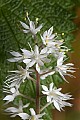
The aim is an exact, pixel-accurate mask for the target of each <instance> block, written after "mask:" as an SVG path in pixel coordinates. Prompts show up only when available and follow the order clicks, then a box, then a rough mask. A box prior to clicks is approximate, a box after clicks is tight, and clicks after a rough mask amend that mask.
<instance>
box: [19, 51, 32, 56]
mask: <svg viewBox="0 0 80 120" xmlns="http://www.w3.org/2000/svg"><path fill="white" fill-rule="evenodd" d="M21 51H22V52H23V54H24V55H26V56H27V57H30V56H31V55H32V53H31V52H30V51H29V50H26V49H21Z"/></svg>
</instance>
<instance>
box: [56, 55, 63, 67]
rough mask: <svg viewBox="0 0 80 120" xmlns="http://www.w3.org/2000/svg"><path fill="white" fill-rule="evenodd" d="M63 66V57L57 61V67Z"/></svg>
mask: <svg viewBox="0 0 80 120" xmlns="http://www.w3.org/2000/svg"><path fill="white" fill-rule="evenodd" d="M62 64H63V57H60V58H58V60H57V66H60V65H62Z"/></svg>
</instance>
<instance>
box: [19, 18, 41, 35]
mask: <svg viewBox="0 0 80 120" xmlns="http://www.w3.org/2000/svg"><path fill="white" fill-rule="evenodd" d="M27 18H28V20H29V25H27V24H26V23H24V22H21V21H20V23H21V25H22V26H23V28H24V29H23V32H24V33H29V32H30V33H31V34H32V35H33V36H34V35H36V34H37V33H38V32H39V31H40V29H41V28H42V24H41V25H40V26H38V27H37V28H36V26H35V23H34V22H33V21H31V20H30V19H29V17H28V16H27Z"/></svg>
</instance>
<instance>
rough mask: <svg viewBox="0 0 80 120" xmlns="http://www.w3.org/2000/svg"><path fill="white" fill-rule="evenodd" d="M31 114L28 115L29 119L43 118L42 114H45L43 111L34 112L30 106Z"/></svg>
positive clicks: (40, 119) (39, 119)
mask: <svg viewBox="0 0 80 120" xmlns="http://www.w3.org/2000/svg"><path fill="white" fill-rule="evenodd" d="M30 112H31V116H30V117H29V120H43V119H42V116H43V115H45V113H42V114H36V112H35V111H34V109H33V108H30Z"/></svg>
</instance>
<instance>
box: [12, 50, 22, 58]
mask: <svg viewBox="0 0 80 120" xmlns="http://www.w3.org/2000/svg"><path fill="white" fill-rule="evenodd" d="M10 53H11V54H12V55H13V56H15V57H21V56H22V55H21V54H20V53H18V52H15V51H12V52H10Z"/></svg>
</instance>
